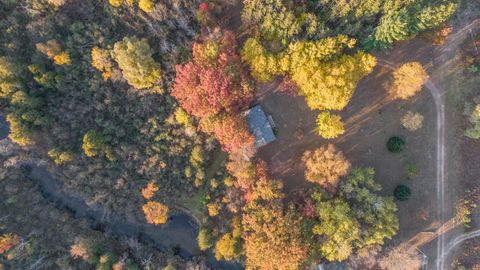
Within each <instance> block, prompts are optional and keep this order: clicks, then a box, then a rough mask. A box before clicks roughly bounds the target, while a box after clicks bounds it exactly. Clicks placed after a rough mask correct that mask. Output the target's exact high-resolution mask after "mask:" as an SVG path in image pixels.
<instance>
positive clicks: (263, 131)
mask: <svg viewBox="0 0 480 270" xmlns="http://www.w3.org/2000/svg"><path fill="white" fill-rule="evenodd" d="M244 115H245V118H246V120H247V123H248V129H249V131H250V133H252V134H253V135H254V136H255V147H257V148H259V147H262V146H264V145H267V144H269V143H271V142H273V141H274V140H275V139H276V137H275V134H274V133H273V127H274V125H275V124H274V123H273V119H272V118H271V117H267V115H266V114H265V112H264V111H263V109H262V107H261V106H260V105H256V106H254V107H252V108H250V109H249V110H248V111H246V112H244Z"/></svg>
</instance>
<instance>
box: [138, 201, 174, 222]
mask: <svg viewBox="0 0 480 270" xmlns="http://www.w3.org/2000/svg"><path fill="white" fill-rule="evenodd" d="M142 209H143V214H144V215H145V219H146V220H147V222H148V223H150V224H164V223H166V222H167V219H168V206H166V205H164V204H162V203H159V202H154V201H149V202H147V203H146V204H144V205H143V207H142Z"/></svg>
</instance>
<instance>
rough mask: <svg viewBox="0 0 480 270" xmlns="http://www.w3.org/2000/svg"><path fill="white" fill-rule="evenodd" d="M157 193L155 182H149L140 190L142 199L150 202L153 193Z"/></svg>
mask: <svg viewBox="0 0 480 270" xmlns="http://www.w3.org/2000/svg"><path fill="white" fill-rule="evenodd" d="M157 191H158V186H157V184H155V182H153V181H152V182H149V183H148V184H147V186H146V187H144V188H142V196H143V198H145V199H147V200H150V199H151V198H152V197H153V195H155V192H157Z"/></svg>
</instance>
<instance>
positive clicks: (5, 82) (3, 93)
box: [0, 56, 21, 98]
mask: <svg viewBox="0 0 480 270" xmlns="http://www.w3.org/2000/svg"><path fill="white" fill-rule="evenodd" d="M18 73H19V69H18V67H17V66H15V65H14V64H13V63H12V61H11V60H10V59H8V58H7V57H4V56H2V57H0V97H3V98H5V97H8V96H9V95H11V94H13V93H14V92H15V91H17V90H19V89H20V88H21V83H20V79H19V78H18V77H17V76H18Z"/></svg>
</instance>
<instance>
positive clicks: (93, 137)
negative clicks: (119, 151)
mask: <svg viewBox="0 0 480 270" xmlns="http://www.w3.org/2000/svg"><path fill="white" fill-rule="evenodd" d="M82 148H83V152H84V153H85V155H86V156H87V157H95V156H98V155H99V154H100V152H101V151H105V150H106V148H107V143H106V141H105V137H104V136H103V134H102V133H101V132H98V131H95V130H90V131H88V132H87V133H85V135H83V144H82Z"/></svg>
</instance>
